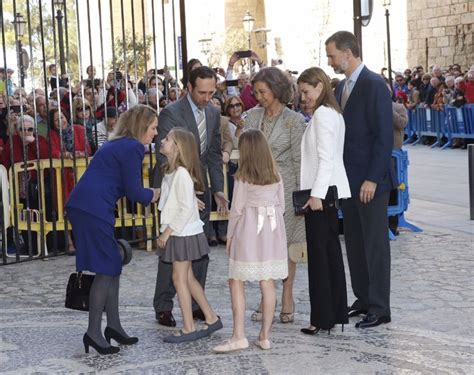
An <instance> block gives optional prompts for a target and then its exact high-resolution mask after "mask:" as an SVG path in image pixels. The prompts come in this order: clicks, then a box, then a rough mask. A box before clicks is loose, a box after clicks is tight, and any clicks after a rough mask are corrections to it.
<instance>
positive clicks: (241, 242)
mask: <svg viewBox="0 0 474 375" xmlns="http://www.w3.org/2000/svg"><path fill="white" fill-rule="evenodd" d="M284 212H285V198H284V192H283V183H282V181H280V182H279V183H276V184H272V185H264V186H259V185H252V184H249V183H246V182H242V181H238V180H236V181H235V184H234V195H233V198H232V207H231V210H230V215H229V225H228V229H227V238H232V242H231V246H230V254H229V256H230V259H229V279H236V280H242V281H260V280H269V279H273V280H275V279H285V278H286V277H287V276H288V253H287V246H286V243H287V240H286V231H285V223H284V221H283V213H284Z"/></svg>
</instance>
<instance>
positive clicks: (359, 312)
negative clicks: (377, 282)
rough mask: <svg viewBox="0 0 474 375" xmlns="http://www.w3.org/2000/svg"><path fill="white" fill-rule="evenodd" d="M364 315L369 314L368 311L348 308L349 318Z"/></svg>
mask: <svg viewBox="0 0 474 375" xmlns="http://www.w3.org/2000/svg"><path fill="white" fill-rule="evenodd" d="M362 314H367V310H365V309H356V308H354V307H348V308H347V316H348V317H349V318H352V317H354V316H359V315H362Z"/></svg>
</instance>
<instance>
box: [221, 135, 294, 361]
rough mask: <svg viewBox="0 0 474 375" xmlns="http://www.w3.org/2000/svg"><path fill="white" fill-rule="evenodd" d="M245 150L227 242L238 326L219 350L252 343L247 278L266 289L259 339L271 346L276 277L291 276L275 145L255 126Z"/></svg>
mask: <svg viewBox="0 0 474 375" xmlns="http://www.w3.org/2000/svg"><path fill="white" fill-rule="evenodd" d="M239 152H240V159H239V169H238V170H237V173H236V174H235V184H234V195H233V199H232V207H231V210H230V215H229V226H228V229H227V246H226V251H227V254H228V255H229V258H230V259H229V286H230V294H231V299H232V315H233V320H234V328H233V335H232V337H231V338H230V339H229V340H227V341H225V342H224V343H222V344H221V345H218V346H216V347H214V348H213V351H214V352H217V353H226V352H232V351H236V350H241V349H246V348H248V346H249V343H248V341H247V338H246V337H245V327H244V315H245V291H244V282H245V281H259V282H260V290H261V292H262V301H263V302H262V308H263V319H262V327H261V330H260V334H259V336H258V338H257V340H256V341H255V345H256V346H258V347H259V348H261V349H270V348H271V342H270V340H269V335H270V329H271V326H272V322H273V315H274V312H275V304H276V294H275V286H274V282H273V281H274V280H275V279H284V278H286V277H287V276H288V253H287V248H286V232H285V224H284V222H283V213H284V212H285V200H284V194H283V183H282V180H281V176H280V174H279V173H278V169H277V166H276V163H275V160H274V159H273V156H272V152H271V150H270V146H269V145H268V143H267V141H266V139H265V136H264V135H263V133H262V132H261V131H260V130H253V129H251V130H247V131H245V132H244V133H242V135H241V136H240V138H239Z"/></svg>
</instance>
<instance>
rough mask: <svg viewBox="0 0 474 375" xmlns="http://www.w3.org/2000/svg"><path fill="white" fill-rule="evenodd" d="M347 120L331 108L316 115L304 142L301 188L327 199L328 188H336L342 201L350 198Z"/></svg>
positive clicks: (324, 109) (325, 108)
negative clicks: (345, 164) (345, 150)
mask: <svg viewBox="0 0 474 375" xmlns="http://www.w3.org/2000/svg"><path fill="white" fill-rule="evenodd" d="M344 134H345V124H344V118H343V117H342V115H341V114H340V113H338V112H337V111H335V110H334V109H332V108H329V107H325V106H320V107H319V108H318V109H317V110H316V112H314V115H313V117H312V118H311V121H310V122H309V124H308V126H307V128H306V130H305V132H304V134H303V139H302V141H301V178H300V181H301V185H300V186H301V189H302V190H304V189H311V196H312V197H317V198H321V199H324V198H325V197H326V193H327V191H328V188H329V186H332V185H336V186H337V192H338V195H339V198H350V196H351V190H350V187H349V181H348V179H347V174H346V170H345V168H344V161H343V158H342V155H343V151H344Z"/></svg>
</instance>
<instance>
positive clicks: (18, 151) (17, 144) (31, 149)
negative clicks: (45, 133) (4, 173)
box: [2, 134, 48, 169]
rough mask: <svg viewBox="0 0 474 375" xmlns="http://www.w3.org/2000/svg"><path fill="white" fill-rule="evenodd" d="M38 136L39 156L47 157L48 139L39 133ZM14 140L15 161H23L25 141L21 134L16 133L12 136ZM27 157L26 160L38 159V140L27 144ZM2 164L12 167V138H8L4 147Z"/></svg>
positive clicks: (41, 157)
mask: <svg viewBox="0 0 474 375" xmlns="http://www.w3.org/2000/svg"><path fill="white" fill-rule="evenodd" d="M37 137H38V144H39V158H40V159H46V158H47V157H48V143H47V142H46V139H44V138H43V137H42V136H40V135H37ZM12 141H13V163H19V162H21V161H23V141H22V140H21V137H20V136H19V135H16V134H15V135H14V136H13V137H12ZM26 148H27V153H28V155H27V157H26V160H36V158H37V156H38V155H37V149H36V140H35V141H34V142H32V143H29V144H28V145H27V146H26ZM2 164H3V165H4V166H5V168H7V169H8V168H10V166H11V164H12V163H11V160H10V140H8V141H7V142H6V144H5V146H4V148H3V152H2Z"/></svg>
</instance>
